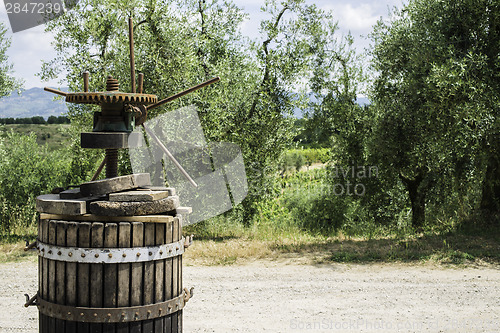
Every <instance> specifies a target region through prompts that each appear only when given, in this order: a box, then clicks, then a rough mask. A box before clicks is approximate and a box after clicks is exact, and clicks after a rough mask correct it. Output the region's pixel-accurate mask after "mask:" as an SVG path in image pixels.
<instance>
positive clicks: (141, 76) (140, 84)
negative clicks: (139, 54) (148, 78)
mask: <svg viewBox="0 0 500 333" xmlns="http://www.w3.org/2000/svg"><path fill="white" fill-rule="evenodd" d="M137 80H138V82H137V92H138V93H139V94H142V90H143V86H144V74H143V73H139V77H138V78H137Z"/></svg>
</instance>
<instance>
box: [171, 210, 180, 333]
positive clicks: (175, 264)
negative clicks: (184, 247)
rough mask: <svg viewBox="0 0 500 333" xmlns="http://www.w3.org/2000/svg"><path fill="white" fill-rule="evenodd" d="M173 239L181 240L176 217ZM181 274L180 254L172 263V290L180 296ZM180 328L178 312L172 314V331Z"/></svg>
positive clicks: (175, 294) (174, 240) (174, 295)
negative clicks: (179, 276) (179, 279)
mask: <svg viewBox="0 0 500 333" xmlns="http://www.w3.org/2000/svg"><path fill="white" fill-rule="evenodd" d="M172 229H173V230H172V231H173V233H172V241H173V242H177V241H178V240H179V219H178V218H174V222H173V227H172ZM178 274H179V256H177V257H174V258H173V263H172V290H173V295H172V296H173V297H177V296H179V281H178V280H177V278H178ZM178 330H179V317H178V313H174V314H173V315H172V332H176V333H177V332H178Z"/></svg>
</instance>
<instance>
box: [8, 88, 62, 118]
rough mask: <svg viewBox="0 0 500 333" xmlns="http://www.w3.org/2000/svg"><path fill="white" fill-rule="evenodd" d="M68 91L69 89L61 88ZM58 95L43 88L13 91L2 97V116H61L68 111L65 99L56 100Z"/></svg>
mask: <svg viewBox="0 0 500 333" xmlns="http://www.w3.org/2000/svg"><path fill="white" fill-rule="evenodd" d="M61 90H63V91H67V89H65V88H63V89H61ZM55 96H56V95H54V94H52V93H49V92H46V91H44V90H43V88H31V89H28V90H24V91H23V92H22V93H21V95H18V94H17V92H15V91H14V92H12V94H11V95H10V96H8V97H4V98H2V99H0V118H30V117H33V116H42V117H44V118H45V119H47V118H48V117H49V116H56V117H57V116H60V115H62V114H63V113H66V112H67V111H68V108H67V106H66V103H65V102H64V100H63V99H60V100H54V97H55Z"/></svg>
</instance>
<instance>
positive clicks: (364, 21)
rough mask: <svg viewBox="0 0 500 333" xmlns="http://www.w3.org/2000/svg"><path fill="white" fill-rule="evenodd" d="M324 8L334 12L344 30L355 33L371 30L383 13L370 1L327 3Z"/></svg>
mask: <svg viewBox="0 0 500 333" xmlns="http://www.w3.org/2000/svg"><path fill="white" fill-rule="evenodd" d="M323 9H325V10H331V11H332V12H333V15H334V16H335V18H337V20H338V21H339V26H340V27H341V28H342V30H350V31H351V32H353V33H361V34H365V33H366V32H369V31H370V30H371V28H372V26H373V25H374V24H375V23H377V20H378V19H379V18H380V15H381V13H378V12H377V8H375V7H374V6H372V5H371V4H369V3H363V4H359V5H357V6H353V5H352V4H350V3H343V4H338V5H326V6H324V7H323Z"/></svg>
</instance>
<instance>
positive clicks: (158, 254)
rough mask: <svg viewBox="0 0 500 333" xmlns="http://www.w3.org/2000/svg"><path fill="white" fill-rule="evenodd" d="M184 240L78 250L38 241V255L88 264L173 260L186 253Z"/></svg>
mask: <svg viewBox="0 0 500 333" xmlns="http://www.w3.org/2000/svg"><path fill="white" fill-rule="evenodd" d="M184 242H185V240H184V238H182V239H181V240H180V241H178V242H175V243H170V244H162V245H158V246H148V247H132V248H78V247H64V246H56V245H49V244H45V243H42V242H41V241H40V240H38V246H37V249H38V255H39V256H40V257H42V258H46V259H50V260H57V261H65V262H78V263H86V264H120V263H134V262H144V261H153V260H161V259H167V258H172V257H176V256H180V255H182V254H183V253H184Z"/></svg>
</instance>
